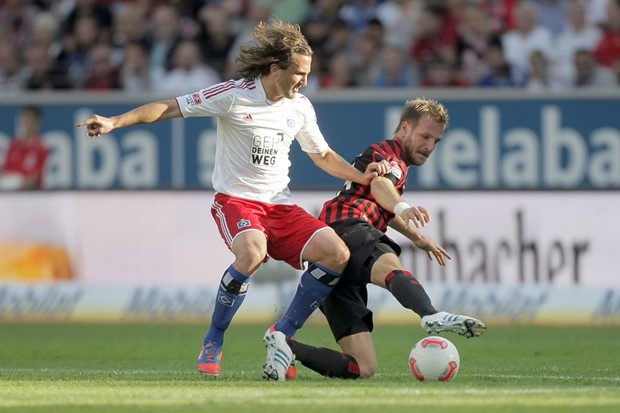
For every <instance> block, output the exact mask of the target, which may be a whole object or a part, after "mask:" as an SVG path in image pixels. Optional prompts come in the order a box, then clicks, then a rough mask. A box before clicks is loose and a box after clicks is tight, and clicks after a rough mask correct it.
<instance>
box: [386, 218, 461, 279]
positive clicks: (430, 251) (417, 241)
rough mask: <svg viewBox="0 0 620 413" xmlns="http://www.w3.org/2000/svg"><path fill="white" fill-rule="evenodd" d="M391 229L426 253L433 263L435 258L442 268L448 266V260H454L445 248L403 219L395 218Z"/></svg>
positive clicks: (391, 223)
mask: <svg viewBox="0 0 620 413" xmlns="http://www.w3.org/2000/svg"><path fill="white" fill-rule="evenodd" d="M390 227H391V228H392V229H394V230H396V231H398V232H400V233H401V234H403V235H404V236H405V237H407V238H408V239H409V240H410V241H411V242H412V243H413V245H415V246H416V247H418V248H420V249H421V250H424V251H426V255H427V256H428V258H429V259H430V260H431V261H432V260H433V257H435V260H436V261H437V263H438V264H439V265H441V266H442V267H443V266H445V265H446V259H448V260H451V259H452V257H450V255H449V254H448V252H447V251H446V250H445V249H443V247H441V246H440V245H439V244H438V243H436V242H435V241H433V240H432V239H430V238H426V236H425V235H424V234H422V233H421V232H420V231H419V230H418V229H417V228H414V227H412V226H411V225H406V224H405V221H404V220H403V219H402V218H401V217H399V216H396V217H394V219H393V220H392V221H391V222H390Z"/></svg>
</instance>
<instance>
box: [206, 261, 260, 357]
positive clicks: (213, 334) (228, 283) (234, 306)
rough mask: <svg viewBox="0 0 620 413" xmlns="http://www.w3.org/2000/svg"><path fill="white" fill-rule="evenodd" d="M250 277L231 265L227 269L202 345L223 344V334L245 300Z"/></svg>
mask: <svg viewBox="0 0 620 413" xmlns="http://www.w3.org/2000/svg"><path fill="white" fill-rule="evenodd" d="M250 281H252V277H248V276H247V275H243V274H241V273H240V272H239V271H237V270H236V269H234V268H233V266H232V265H231V266H230V267H228V269H227V270H226V272H225V273H224V276H222V280H221V281H220V287H219V288H218V290H217V298H216V300H215V306H214V308H213V314H212V315H211V326H210V327H209V331H208V332H207V335H206V336H205V339H204V343H205V344H207V342H209V341H212V342H214V343H216V344H217V345H219V346H220V347H221V346H222V344H224V332H226V329H227V328H228V326H229V325H230V322H231V321H232V319H233V317H234V315H235V313H236V312H237V310H238V309H239V307H241V303H242V302H243V300H244V299H245V294H246V292H247V291H248V286H249V284H250Z"/></svg>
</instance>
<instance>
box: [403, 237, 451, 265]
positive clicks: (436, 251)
mask: <svg viewBox="0 0 620 413" xmlns="http://www.w3.org/2000/svg"><path fill="white" fill-rule="evenodd" d="M413 244H414V245H415V246H416V247H418V248H420V249H421V250H424V251H426V254H427V255H428V258H429V259H430V260H431V261H433V257H435V260H436V261H437V263H438V264H439V265H441V266H442V267H445V266H446V259H448V260H451V259H452V257H450V255H449V254H448V252H447V251H446V250H445V249H443V248H442V247H441V245H439V244H437V243H436V242H435V241H433V240H432V239H429V238H426V237H425V236H421V237H419V238H418V239H416V240H415V241H413Z"/></svg>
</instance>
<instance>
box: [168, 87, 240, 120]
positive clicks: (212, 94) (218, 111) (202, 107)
mask: <svg viewBox="0 0 620 413" xmlns="http://www.w3.org/2000/svg"><path fill="white" fill-rule="evenodd" d="M234 90H235V84H234V82H233V81H228V82H223V83H218V84H216V85H213V86H211V87H208V88H206V89H201V90H199V91H198V92H194V93H190V94H188V95H183V96H179V97H177V98H176V101H177V103H178V105H179V109H180V110H181V115H183V117H184V118H191V117H195V116H222V115H225V114H226V113H228V111H229V110H230V108H231V106H232V104H233V102H234V97H235V94H234Z"/></svg>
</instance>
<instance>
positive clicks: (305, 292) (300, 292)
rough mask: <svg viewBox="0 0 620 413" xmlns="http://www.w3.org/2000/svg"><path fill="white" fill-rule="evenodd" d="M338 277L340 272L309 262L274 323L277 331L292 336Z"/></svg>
mask: <svg viewBox="0 0 620 413" xmlns="http://www.w3.org/2000/svg"><path fill="white" fill-rule="evenodd" d="M339 279H340V273H337V272H334V271H332V270H330V269H328V268H325V267H323V266H322V265H319V264H310V265H309V266H308V270H307V271H305V272H304V273H303V274H302V275H301V280H299V285H298V286H297V292H296V293H295V296H294V297H293V301H291V305H289V307H288V309H287V310H286V313H284V316H282V318H281V319H280V321H278V322H277V323H276V325H275V329H276V330H277V331H281V332H283V333H284V334H285V335H286V336H287V337H293V336H294V335H295V333H296V332H297V330H299V329H300V328H301V327H302V326H303V325H304V323H305V322H306V320H307V319H308V318H309V317H310V316H311V315H312V313H313V312H314V310H316V309H317V308H318V307H319V305H321V303H322V302H323V301H324V300H325V298H327V296H328V295H329V293H330V292H331V291H332V289H333V288H334V285H336V283H337V282H338V280H339Z"/></svg>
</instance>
